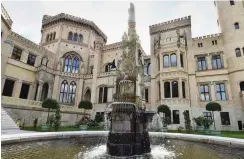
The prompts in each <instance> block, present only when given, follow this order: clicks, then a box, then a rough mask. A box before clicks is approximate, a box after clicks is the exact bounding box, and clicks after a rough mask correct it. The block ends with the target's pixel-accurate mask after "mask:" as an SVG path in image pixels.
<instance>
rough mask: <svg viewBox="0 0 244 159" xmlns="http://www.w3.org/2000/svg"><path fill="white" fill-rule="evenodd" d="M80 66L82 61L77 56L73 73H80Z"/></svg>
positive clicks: (73, 64) (74, 60)
mask: <svg viewBox="0 0 244 159" xmlns="http://www.w3.org/2000/svg"><path fill="white" fill-rule="evenodd" d="M79 66H80V60H79V58H78V57H77V56H75V57H74V59H73V63H72V73H78V71H79Z"/></svg>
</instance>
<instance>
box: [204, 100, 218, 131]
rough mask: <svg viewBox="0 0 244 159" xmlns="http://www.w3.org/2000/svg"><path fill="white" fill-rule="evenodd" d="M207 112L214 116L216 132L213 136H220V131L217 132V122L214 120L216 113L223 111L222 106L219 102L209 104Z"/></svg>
mask: <svg viewBox="0 0 244 159" xmlns="http://www.w3.org/2000/svg"><path fill="white" fill-rule="evenodd" d="M206 110H207V111H211V112H212V114H213V123H214V131H212V133H213V134H216V135H217V134H220V133H221V132H220V131H216V126H215V120H214V112H215V111H221V105H220V104H219V103H217V102H209V103H208V104H207V105H206Z"/></svg>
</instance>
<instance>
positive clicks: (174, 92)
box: [171, 81, 179, 98]
mask: <svg viewBox="0 0 244 159" xmlns="http://www.w3.org/2000/svg"><path fill="white" fill-rule="evenodd" d="M174 83H176V85H175V86H174ZM174 89H175V90H174ZM171 90H172V98H179V82H178V81H172V82H171Z"/></svg>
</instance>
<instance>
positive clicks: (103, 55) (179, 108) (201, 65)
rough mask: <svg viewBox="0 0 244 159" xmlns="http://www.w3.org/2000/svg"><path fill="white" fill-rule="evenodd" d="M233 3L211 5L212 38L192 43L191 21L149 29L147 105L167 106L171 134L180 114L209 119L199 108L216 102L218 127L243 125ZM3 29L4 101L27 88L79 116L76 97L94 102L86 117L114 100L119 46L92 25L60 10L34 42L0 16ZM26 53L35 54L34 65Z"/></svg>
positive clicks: (241, 62)
mask: <svg viewBox="0 0 244 159" xmlns="http://www.w3.org/2000/svg"><path fill="white" fill-rule="evenodd" d="M234 3H235V4H234V5H231V4H230V2H229V1H225V2H224V1H222V2H220V1H218V2H215V6H216V9H217V11H218V17H219V18H218V24H219V26H220V28H221V33H218V34H214V35H206V36H203V37H195V38H192V33H191V16H188V17H183V18H179V19H175V20H171V21H168V22H163V23H160V24H155V25H152V26H150V27H149V30H150V38H151V42H150V46H151V50H150V55H146V53H145V52H144V51H143V49H142V48H140V50H141V52H142V55H143V61H144V66H145V67H144V84H145V88H144V98H145V101H146V103H145V105H146V107H147V110H150V111H156V109H157V106H159V105H160V104H167V105H168V106H169V107H170V109H171V110H172V121H173V124H172V125H171V128H172V129H177V128H178V127H179V126H184V116H183V114H182V113H183V111H184V110H189V111H190V114H191V118H194V117H198V116H200V115H205V116H207V115H209V113H208V112H207V111H206V110H205V105H206V104H207V103H208V102H209V101H217V102H219V103H220V104H221V105H222V108H223V110H222V112H215V121H216V128H217V129H222V130H239V125H240V123H242V124H243V123H244V89H243V87H244V86H243V85H244V82H243V81H244V40H243V37H244V27H243V26H244V9H243V7H244V6H243V2H241V1H235V2H234ZM2 8H3V6H2ZM4 11H5V9H4ZM2 12H3V9H2ZM3 15H5V17H3ZM237 24H238V25H237ZM1 25H2V33H3V34H2V35H3V36H2V43H1V45H2V61H1V62H2V63H1V66H2V70H1V71H2V74H1V78H2V84H1V85H2V92H3V90H4V87H5V84H6V82H5V81H6V80H11V81H14V86H13V92H12V93H11V95H8V96H12V97H6V98H13V99H12V100H14V99H16V98H19V97H20V95H21V89H22V86H23V84H27V85H29V90H28V95H27V96H25V99H27V100H30V101H35V100H37V101H42V100H43V99H45V98H47V97H51V98H54V99H57V100H58V101H60V103H62V104H63V105H66V107H67V108H66V109H68V108H69V107H72V109H73V110H74V108H75V109H76V108H77V114H79V113H80V112H79V110H78V103H79V102H80V101H81V100H90V101H91V102H92V103H93V110H92V112H91V114H92V116H94V115H95V113H96V112H104V111H105V110H106V108H107V107H108V106H109V104H110V103H111V102H113V94H114V93H115V90H116V88H115V82H116V74H115V70H116V66H117V65H118V62H119V61H120V56H121V55H122V51H123V49H122V44H123V43H122V42H117V43H113V44H108V45H106V41H107V37H106V35H105V34H104V33H103V32H102V31H101V30H100V29H99V27H98V26H96V24H94V23H93V22H92V21H89V20H85V19H81V18H78V17H74V16H71V15H68V14H63V13H61V14H58V15H56V16H49V15H44V16H43V20H42V29H41V33H42V36H41V42H40V44H39V45H38V44H35V43H33V42H31V41H29V40H28V39H26V38H24V37H22V36H21V35H18V34H17V33H15V32H13V31H12V30H11V25H12V20H11V18H9V16H7V12H6V11H5V14H2V22H1ZM15 47H17V48H18V49H19V50H21V51H20V52H21V55H20V57H18V56H16V55H14V56H13V54H14V52H16V49H14V48H15ZM238 48H239V50H240V53H239V50H238ZM239 54H240V55H239ZM30 55H34V57H35V60H34V64H33V62H31V60H30V59H31V57H32V56H30ZM66 87H67V88H66ZM4 104H5V103H4V102H2V105H4ZM8 107H9V106H8ZM7 111H8V112H9V108H8V110H7ZM21 111H22V110H21ZM28 111H29V110H28ZM74 112H75V111H74ZM206 112H207V113H206ZM203 113H204V114H203ZM10 114H11V113H10ZM22 114H23V113H22ZM24 114H26V112H24ZM30 114H31V113H30ZM73 118H75V117H72V119H71V118H70V120H72V121H73V123H74V122H75V119H73ZM67 120H68V119H67ZM238 123H239V125H238ZM69 124H72V123H69Z"/></svg>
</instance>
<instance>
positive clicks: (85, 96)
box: [84, 89, 91, 101]
mask: <svg viewBox="0 0 244 159" xmlns="http://www.w3.org/2000/svg"><path fill="white" fill-rule="evenodd" d="M84 100H89V101H90V100H91V91H90V89H87V91H86V93H85V95H84Z"/></svg>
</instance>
